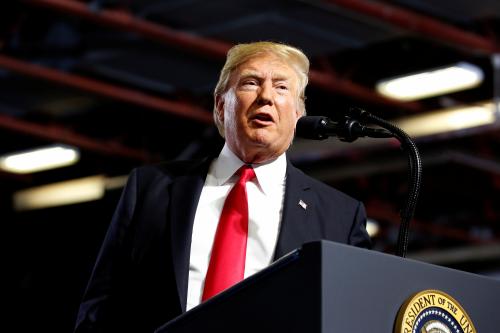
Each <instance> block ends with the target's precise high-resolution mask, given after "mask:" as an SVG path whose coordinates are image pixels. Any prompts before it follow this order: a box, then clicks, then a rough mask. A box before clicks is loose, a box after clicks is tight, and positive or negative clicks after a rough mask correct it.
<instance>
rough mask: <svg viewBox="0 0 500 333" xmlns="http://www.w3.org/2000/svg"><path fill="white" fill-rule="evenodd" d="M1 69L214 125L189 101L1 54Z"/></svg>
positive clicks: (208, 114)
mask: <svg viewBox="0 0 500 333" xmlns="http://www.w3.org/2000/svg"><path fill="white" fill-rule="evenodd" d="M0 67H2V68H5V69H8V70H10V71H13V72H16V73H18V74H22V75H26V76H30V77H35V78H38V79H43V80H47V81H50V82H55V83H58V84H62V85H65V86H69V87H72V88H77V89H80V90H83V91H87V92H91V93H94V94H97V95H100V96H104V97H108V98H113V99H115V100H118V101H122V102H128V103H131V104H135V105H138V106H141V107H145V108H150V109H153V110H157V111H161V112H166V113H169V114H176V115H178V116H180V117H184V118H190V119H194V120H196V121H199V122H202V123H206V124H210V123H212V121H213V120H212V119H213V118H212V114H211V113H210V112H208V111H206V110H205V109H203V108H201V107H198V106H196V105H191V104H188V103H185V102H177V101H170V100H167V99H164V98H159V97H155V96H151V95H148V94H145V93H143V92H140V91H137V90H133V89H128V88H123V87H119V86H115V85H112V84H109V83H105V82H101V81H98V80H95V79H90V78H86V77H83V76H80V75H75V74H69V73H65V72H62V71H59V70H55V69H52V68H47V67H43V66H40V65H35V64H32V63H29V62H26V61H22V60H18V59H14V58H12V57H9V56H6V55H2V54H0Z"/></svg>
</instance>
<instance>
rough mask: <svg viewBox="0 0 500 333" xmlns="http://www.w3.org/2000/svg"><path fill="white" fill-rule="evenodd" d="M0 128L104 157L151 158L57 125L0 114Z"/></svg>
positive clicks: (139, 151) (144, 153)
mask: <svg viewBox="0 0 500 333" xmlns="http://www.w3.org/2000/svg"><path fill="white" fill-rule="evenodd" d="M0 128H4V129H7V130H11V131H16V132H20V133H23V134H27V135H30V136H34V137H38V138H41V139H44V140H49V141H56V142H62V143H66V144H70V145H73V146H77V147H80V148H82V149H86V150H89V151H93V152H97V153H100V154H104V155H111V156H118V157H126V158H130V159H134V160H139V161H144V162H148V161H151V160H152V156H151V155H150V154H149V153H147V152H145V151H142V150H138V149H133V148H129V147H126V146H123V145H122V144H120V143H119V142H116V141H99V140H95V139H92V138H89V137H86V136H84V135H81V134H78V133H76V132H74V131H72V130H69V129H67V128H65V127H61V126H57V125H41V124H36V123H32V122H28V121H25V120H20V119H18V118H15V117H11V116H7V115H5V114H1V113H0Z"/></svg>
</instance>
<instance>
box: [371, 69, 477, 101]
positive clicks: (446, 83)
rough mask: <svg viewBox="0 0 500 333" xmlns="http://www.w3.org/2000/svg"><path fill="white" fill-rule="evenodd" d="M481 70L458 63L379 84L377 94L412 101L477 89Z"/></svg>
mask: <svg viewBox="0 0 500 333" xmlns="http://www.w3.org/2000/svg"><path fill="white" fill-rule="evenodd" d="M483 76H484V75H483V71H482V70H481V69H480V68H479V67H477V66H475V65H472V64H469V63H466V62H460V63H458V64H456V65H454V66H450V67H442V68H438V69H434V70H430V71H426V72H421V73H415V74H411V75H407V76H401V77H396V78H392V79H387V80H383V81H380V82H379V83H377V85H376V89H377V91H378V92H379V93H380V94H382V95H385V96H387V97H390V98H394V99H398V100H401V101H414V100H418V99H422V98H427V97H433V96H439V95H444V94H447V93H452V92H456V91H460V90H465V89H470V88H474V87H477V86H478V85H479V84H481V82H482V81H483Z"/></svg>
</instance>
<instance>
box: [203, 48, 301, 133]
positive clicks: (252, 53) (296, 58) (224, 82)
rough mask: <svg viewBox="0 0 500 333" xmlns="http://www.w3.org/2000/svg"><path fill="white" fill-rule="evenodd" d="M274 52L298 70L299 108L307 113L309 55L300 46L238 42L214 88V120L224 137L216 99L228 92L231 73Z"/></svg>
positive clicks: (232, 49)
mask: <svg viewBox="0 0 500 333" xmlns="http://www.w3.org/2000/svg"><path fill="white" fill-rule="evenodd" d="M266 54H272V55H274V56H276V57H277V58H278V59H280V60H282V61H283V62H285V63H287V64H288V65H290V66H291V67H292V68H293V69H294V70H295V72H296V74H297V77H298V89H297V91H298V96H297V98H298V103H297V105H298V109H299V112H300V114H302V115H303V114H305V112H306V106H305V100H306V96H305V90H306V86H307V82H308V75H309V59H308V58H307V56H306V55H305V54H304V53H303V52H302V51H301V50H299V49H298V48H296V47H293V46H290V45H286V44H282V43H275V42H255V43H248V44H238V45H235V46H233V47H232V48H231V49H230V50H229V51H228V52H227V57H226V63H225V64H224V67H223V68H222V70H221V72H220V77H219V81H218V82H217V85H216V86H215V90H214V110H213V115H214V122H215V125H216V126H217V129H218V130H219V133H220V135H222V137H224V124H223V123H222V122H221V119H220V118H219V116H218V112H217V105H216V103H217V102H216V100H217V97H218V96H219V97H220V96H222V95H224V94H225V93H226V91H227V89H228V85H229V79H230V78H231V74H232V73H233V72H234V70H236V69H237V68H238V67H239V66H240V65H241V64H243V63H245V62H246V61H248V60H250V59H252V58H255V57H258V56H262V55H266Z"/></svg>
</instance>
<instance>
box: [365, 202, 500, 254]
mask: <svg viewBox="0 0 500 333" xmlns="http://www.w3.org/2000/svg"><path fill="white" fill-rule="evenodd" d="M365 206H366V211H367V212H368V215H369V217H371V218H373V219H375V220H377V219H378V220H384V221H387V222H389V223H391V224H392V225H394V226H399V225H400V224H401V216H400V215H399V214H398V213H397V211H396V208H395V207H394V205H392V204H391V203H386V202H384V201H381V200H379V199H372V200H367V201H365ZM410 228H411V229H414V230H418V231H420V232H422V233H427V234H429V235H434V236H442V237H446V238H449V239H455V240H460V241H467V242H469V243H472V244H486V243H488V244H489V243H495V242H498V241H499V239H498V238H493V239H483V238H480V237H477V236H475V235H472V234H471V233H470V232H468V231H467V230H463V229H458V228H453V227H449V226H443V225H437V224H432V223H428V222H424V221H421V220H417V219H413V220H412V221H411V225H410Z"/></svg>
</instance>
